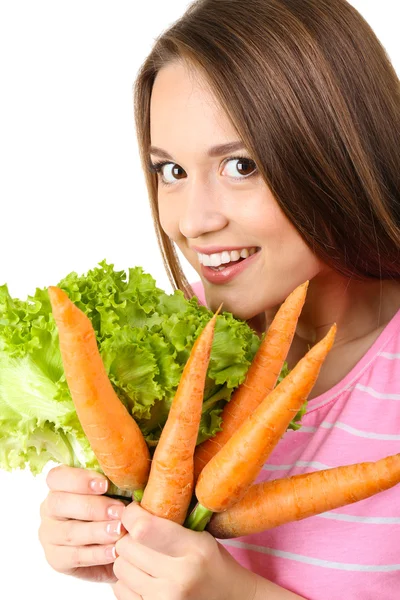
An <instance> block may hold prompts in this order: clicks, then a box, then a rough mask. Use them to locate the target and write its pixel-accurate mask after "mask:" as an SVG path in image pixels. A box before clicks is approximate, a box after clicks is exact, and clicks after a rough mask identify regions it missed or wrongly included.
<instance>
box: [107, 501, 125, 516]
mask: <svg viewBox="0 0 400 600" xmlns="http://www.w3.org/2000/svg"><path fill="white" fill-rule="evenodd" d="M123 510H124V506H123V505H122V504H113V505H112V506H109V507H108V509H107V514H108V516H109V517H111V518H112V519H120V518H121V517H122V511H123Z"/></svg>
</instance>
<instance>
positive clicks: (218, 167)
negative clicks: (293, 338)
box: [151, 63, 323, 319]
mask: <svg viewBox="0 0 400 600" xmlns="http://www.w3.org/2000/svg"><path fill="white" fill-rule="evenodd" d="M151 144H152V151H151V162H152V164H153V165H157V163H158V166H157V167H156V168H157V170H158V179H159V185H158V203H159V213H160V221H161V226H162V228H163V229H164V231H165V232H166V234H167V235H168V236H169V237H170V238H171V239H172V240H173V241H174V242H175V243H176V244H177V246H178V247H179V249H180V250H181V251H182V253H183V255H184V256H185V258H186V259H187V260H188V261H189V263H190V264H191V265H192V266H193V267H194V269H195V270H196V271H197V272H198V274H199V276H200V278H201V280H202V282H203V285H204V289H205V294H206V299H207V304H208V306H209V307H210V308H211V309H212V310H216V308H217V307H218V306H219V305H220V304H221V302H223V310H225V311H230V312H233V313H234V314H235V315H236V316H237V317H239V318H241V319H250V318H252V317H254V316H256V315H258V314H260V313H263V312H264V311H266V310H268V309H271V308H274V307H276V306H277V305H279V304H280V303H281V302H283V300H284V299H285V298H286V297H287V296H288V294H289V293H290V292H291V291H292V290H293V289H294V288H295V287H296V286H297V285H299V284H300V283H302V282H304V281H306V280H307V279H311V278H313V277H314V276H315V275H317V274H318V272H319V271H320V270H321V269H322V268H323V266H322V264H321V263H320V261H319V260H318V259H317V258H316V257H315V255H314V254H313V253H312V252H311V250H310V249H309V248H308V246H307V245H306V244H305V242H304V241H303V240H302V238H301V237H300V235H299V233H298V232H297V230H296V229H295V228H294V226H293V225H292V224H291V223H290V221H289V220H288V219H287V218H286V216H285V215H284V214H283V212H282V210H281V209H280V208H279V206H278V204H277V202H276V201H275V199H274V197H273V195H272V193H271V192H270V190H269V188H268V186H267V185H266V183H265V181H264V180H263V179H262V177H261V175H260V174H259V173H258V171H257V166H256V165H255V163H254V162H253V160H252V157H251V155H250V154H249V152H248V151H247V149H246V148H245V147H244V146H243V144H242V142H241V139H240V138H239V136H238V134H237V132H236V131H235V128H234V127H233V125H232V124H231V122H230V120H229V119H228V117H227V115H226V113H225V112H224V110H223V109H222V108H221V106H220V105H219V104H218V102H217V101H216V99H215V98H214V96H213V94H212V92H211V91H210V89H209V87H208V86H207V83H206V81H205V79H204V78H203V77H202V75H201V73H200V72H199V71H196V70H194V69H193V70H191V71H189V70H188V68H187V67H185V66H184V65H183V64H180V63H173V64H170V65H168V66H167V67H164V68H163V69H162V70H161V71H160V72H159V74H158V75H157V77H156V80H155V83H154V88H153V93H152V99H151ZM226 145H229V146H231V147H230V148H228V147H226V148H224V147H223V146H226ZM238 259H239V260H238Z"/></svg>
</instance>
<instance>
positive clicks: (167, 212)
mask: <svg viewBox="0 0 400 600" xmlns="http://www.w3.org/2000/svg"><path fill="white" fill-rule="evenodd" d="M158 216H159V219H160V225H161V227H162V229H163V230H164V232H165V233H166V234H167V236H168V237H169V238H171V239H172V240H174V241H178V238H179V237H180V236H181V234H180V231H179V215H178V211H177V210H176V208H175V207H174V205H173V204H172V203H168V202H167V201H166V200H162V199H161V200H160V199H159V200H158Z"/></svg>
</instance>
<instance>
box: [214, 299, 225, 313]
mask: <svg viewBox="0 0 400 600" xmlns="http://www.w3.org/2000/svg"><path fill="white" fill-rule="evenodd" d="M222 305H223V302H221V304H220V305H219V307H218V308H217V310H216V311H215V313H214V316H217V315H218V314H219V313H220V311H221V309H222Z"/></svg>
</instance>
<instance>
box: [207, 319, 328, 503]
mask: <svg viewBox="0 0 400 600" xmlns="http://www.w3.org/2000/svg"><path fill="white" fill-rule="evenodd" d="M335 333H336V325H333V326H332V327H331V329H330V330H329V332H328V333H327V335H326V336H325V337H324V338H323V339H322V340H321V341H320V342H318V343H317V344H315V346H313V347H312V348H311V350H309V351H308V353H307V354H306V355H305V356H304V357H303V358H302V359H301V360H300V361H299V362H298V363H297V365H296V366H295V367H294V368H293V370H292V371H291V372H290V373H289V375H287V376H286V377H285V378H284V379H283V380H282V381H281V383H280V384H279V385H278V386H277V387H276V388H275V389H274V390H273V391H272V392H270V394H268V396H266V398H264V400H263V401H262V402H261V404H260V405H259V406H258V408H257V409H256V410H255V411H254V412H253V413H252V414H251V415H250V416H249V417H248V418H247V420H246V421H245V422H244V423H243V424H242V425H241V427H240V428H239V429H238V430H237V431H236V433H234V434H233V435H232V437H231V438H230V439H229V440H228V441H227V442H226V444H225V446H223V447H222V448H221V450H220V451H219V452H218V453H217V454H216V455H215V456H214V458H212V459H211V460H210V462H209V463H208V464H207V465H206V467H204V469H203V471H202V472H201V473H200V476H199V479H198V481H197V485H196V496H197V499H198V501H199V503H200V505H201V506H202V507H204V508H205V509H207V510H208V511H212V512H221V511H223V510H227V509H228V508H229V507H231V506H233V505H234V504H235V503H236V502H238V501H239V500H241V498H242V497H243V496H244V495H245V493H246V492H247V490H248V488H249V487H250V485H251V484H252V483H253V481H254V480H255V479H256V477H257V475H258V473H259V472H260V470H261V468H262V466H263V464H264V462H265V461H266V459H267V458H268V456H269V455H270V453H271V452H272V450H273V449H274V447H275V446H276V444H277V443H278V441H279V439H280V438H281V436H282V435H283V434H284V432H285V431H286V429H287V427H288V425H289V423H290V421H291V420H292V418H293V416H294V415H295V414H296V413H297V412H298V410H299V409H300V407H301V406H302V404H303V403H304V401H305V400H306V398H307V396H308V395H309V393H310V392H311V389H312V387H313V386H314V383H315V381H316V379H317V377H318V374H319V371H320V368H321V366H322V364H323V362H324V360H325V358H326V356H327V354H328V352H329V350H330V349H331V347H332V344H333V341H334V339H335Z"/></svg>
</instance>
